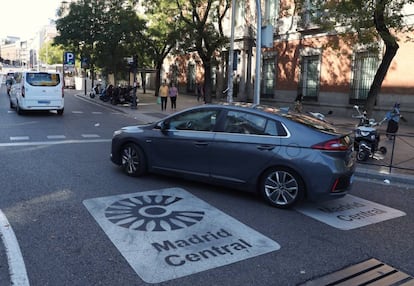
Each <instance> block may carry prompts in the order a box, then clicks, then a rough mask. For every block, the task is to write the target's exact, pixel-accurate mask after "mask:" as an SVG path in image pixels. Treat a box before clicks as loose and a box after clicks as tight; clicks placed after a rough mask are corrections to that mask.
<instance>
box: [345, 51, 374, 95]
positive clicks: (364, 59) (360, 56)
mask: <svg viewBox="0 0 414 286" xmlns="http://www.w3.org/2000/svg"><path fill="white" fill-rule="evenodd" d="M378 64H379V58H378V56H377V55H376V54H374V53H372V52H367V51H366V52H357V53H356V54H355V56H354V63H353V67H352V81H351V98H350V101H351V103H358V102H361V101H362V102H363V101H365V100H366V99H367V96H368V91H369V89H370V87H371V84H372V82H373V80H374V76H375V73H376V72H377V69H378Z"/></svg>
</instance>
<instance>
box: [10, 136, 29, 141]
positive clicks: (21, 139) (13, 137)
mask: <svg viewBox="0 0 414 286" xmlns="http://www.w3.org/2000/svg"><path fill="white" fill-rule="evenodd" d="M29 139H30V137H29V136H11V137H10V141H24V140H29Z"/></svg>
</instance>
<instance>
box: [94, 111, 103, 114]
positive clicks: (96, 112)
mask: <svg viewBox="0 0 414 286" xmlns="http://www.w3.org/2000/svg"><path fill="white" fill-rule="evenodd" d="M102 113H103V112H101V111H92V114H102Z"/></svg>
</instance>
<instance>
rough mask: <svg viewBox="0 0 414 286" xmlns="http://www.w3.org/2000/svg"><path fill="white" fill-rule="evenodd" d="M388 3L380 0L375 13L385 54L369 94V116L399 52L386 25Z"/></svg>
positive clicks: (366, 107) (394, 39)
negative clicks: (385, 16)
mask: <svg viewBox="0 0 414 286" xmlns="http://www.w3.org/2000/svg"><path fill="white" fill-rule="evenodd" d="M387 1H388V0H379V1H378V2H377V6H376V9H375V13H374V23H375V29H376V30H377V32H378V34H379V35H380V37H381V39H382V40H383V41H384V43H385V54H384V57H383V58H382V61H381V64H380V66H379V67H378V70H377V73H376V74H375V77H374V81H373V82H372V84H371V87H370V89H369V92H368V97H367V103H366V106H365V109H366V111H367V114H368V116H371V115H372V111H373V110H374V105H375V102H376V100H377V96H378V93H379V92H380V90H381V86H382V82H383V81H384V78H385V76H386V75H387V72H388V69H389V67H390V66H391V62H392V60H393V59H394V57H395V55H396V54H397V50H398V48H399V46H398V43H397V40H396V38H395V37H394V36H393V35H391V33H390V31H389V30H388V28H387V26H386V24H385V20H384V13H385V9H386V5H387Z"/></svg>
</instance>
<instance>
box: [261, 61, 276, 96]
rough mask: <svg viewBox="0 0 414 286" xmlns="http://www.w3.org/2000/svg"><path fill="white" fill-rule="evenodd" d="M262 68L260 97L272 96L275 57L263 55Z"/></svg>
mask: <svg viewBox="0 0 414 286" xmlns="http://www.w3.org/2000/svg"><path fill="white" fill-rule="evenodd" d="M262 68H263V70H262V73H263V75H262V97H268V98H272V97H273V94H274V91H275V89H276V58H275V57H264V58H263V66H262Z"/></svg>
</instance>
